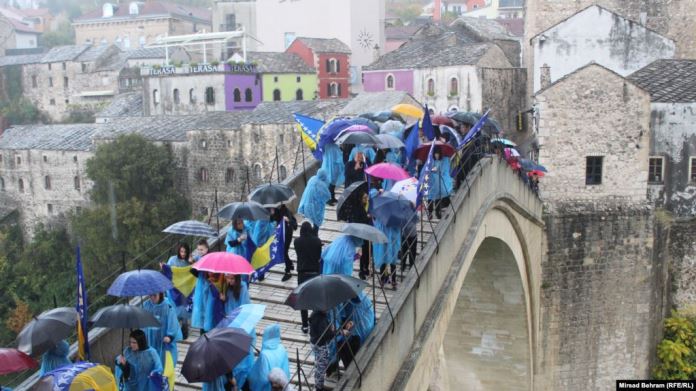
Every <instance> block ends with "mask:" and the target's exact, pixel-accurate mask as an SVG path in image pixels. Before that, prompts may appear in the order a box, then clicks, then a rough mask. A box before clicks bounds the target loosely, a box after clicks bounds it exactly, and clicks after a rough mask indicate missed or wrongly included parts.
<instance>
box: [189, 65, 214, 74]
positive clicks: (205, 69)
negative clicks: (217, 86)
mask: <svg viewBox="0 0 696 391" xmlns="http://www.w3.org/2000/svg"><path fill="white" fill-rule="evenodd" d="M217 71H218V67H217V65H210V64H201V65H196V66H195V67H191V68H190V72H191V73H211V72H217Z"/></svg>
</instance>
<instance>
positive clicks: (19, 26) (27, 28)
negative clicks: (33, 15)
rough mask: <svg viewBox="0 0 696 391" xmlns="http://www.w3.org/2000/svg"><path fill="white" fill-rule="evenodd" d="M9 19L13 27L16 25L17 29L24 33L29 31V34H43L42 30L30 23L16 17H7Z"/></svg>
mask: <svg viewBox="0 0 696 391" xmlns="http://www.w3.org/2000/svg"><path fill="white" fill-rule="evenodd" d="M7 20H9V21H10V23H12V27H14V29H15V31H19V32H22V33H28V34H41V32H40V31H38V30H36V29H35V28H33V27H31V26H29V25H28V24H26V23H24V22H22V21H20V20H17V19H14V18H7Z"/></svg>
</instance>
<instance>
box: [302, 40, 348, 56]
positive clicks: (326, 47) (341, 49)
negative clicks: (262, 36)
mask: <svg viewBox="0 0 696 391" xmlns="http://www.w3.org/2000/svg"><path fill="white" fill-rule="evenodd" d="M296 39H298V40H300V41H301V42H302V43H304V44H305V45H307V47H309V48H310V49H312V50H313V51H314V52H315V53H346V54H350V47H348V45H346V44H345V43H343V42H342V41H341V40H339V39H336V38H308V37H297V38H296Z"/></svg>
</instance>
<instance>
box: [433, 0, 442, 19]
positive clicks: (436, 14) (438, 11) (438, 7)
mask: <svg viewBox="0 0 696 391" xmlns="http://www.w3.org/2000/svg"><path fill="white" fill-rule="evenodd" d="M441 18H442V0H435V7H434V8H433V21H435V22H439V21H440V19H441Z"/></svg>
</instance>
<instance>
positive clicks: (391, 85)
mask: <svg viewBox="0 0 696 391" xmlns="http://www.w3.org/2000/svg"><path fill="white" fill-rule="evenodd" d="M385 89H387V90H393V89H394V75H392V74H391V73H390V74H388V75H387V79H386V81H385Z"/></svg>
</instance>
